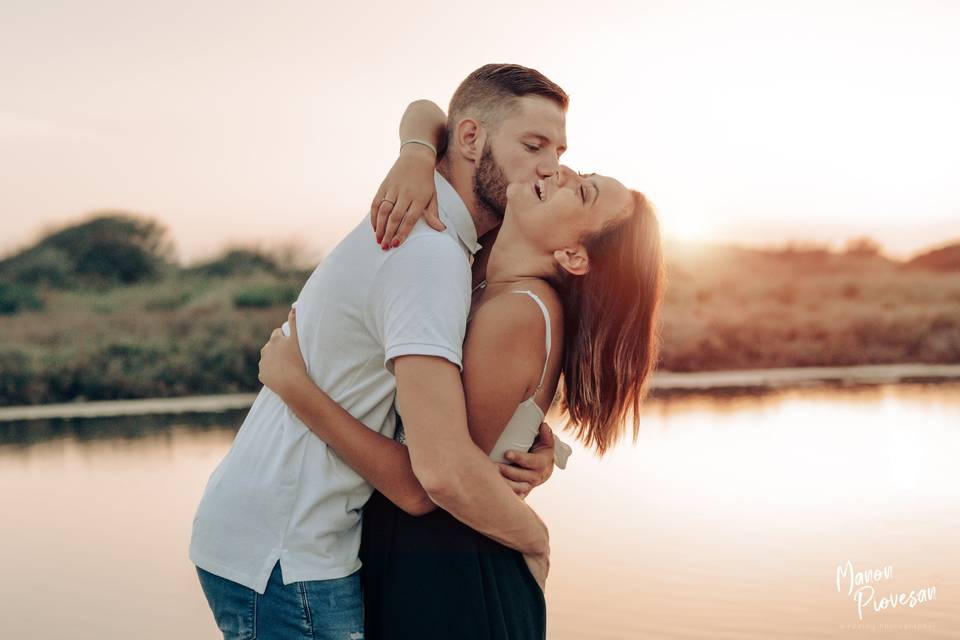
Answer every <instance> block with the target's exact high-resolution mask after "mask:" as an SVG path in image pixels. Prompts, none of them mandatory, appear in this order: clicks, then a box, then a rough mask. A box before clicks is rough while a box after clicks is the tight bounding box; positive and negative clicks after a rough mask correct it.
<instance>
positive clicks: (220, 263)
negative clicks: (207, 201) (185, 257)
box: [187, 249, 281, 278]
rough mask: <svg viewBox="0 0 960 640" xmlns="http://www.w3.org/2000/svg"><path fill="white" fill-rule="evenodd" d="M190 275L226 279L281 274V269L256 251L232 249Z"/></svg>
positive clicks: (188, 270) (271, 259)
mask: <svg viewBox="0 0 960 640" xmlns="http://www.w3.org/2000/svg"><path fill="white" fill-rule="evenodd" d="M187 272H189V273H195V274H198V275H205V276H212V277H215V278H226V277H229V276H235V275H250V274H252V273H273V274H276V273H280V272H281V269H280V267H279V266H278V265H277V263H276V261H275V260H274V259H273V258H271V257H270V256H268V255H266V254H264V253H261V252H259V251H256V250H254V249H232V250H229V251H227V252H226V253H225V254H223V255H222V256H220V257H219V258H216V259H215V260H211V261H210V262H205V263H203V264H200V265H197V266H196V267H192V268H190V269H187Z"/></svg>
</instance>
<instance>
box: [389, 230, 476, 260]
mask: <svg viewBox="0 0 960 640" xmlns="http://www.w3.org/2000/svg"><path fill="white" fill-rule="evenodd" d="M391 256H396V257H398V258H399V257H400V256H404V259H405V260H410V259H417V258H420V257H423V258H425V259H429V260H430V261H431V262H432V261H436V260H440V261H448V262H451V263H453V264H458V265H459V264H463V265H466V266H467V267H468V268H469V264H470V258H469V254H468V252H467V250H466V248H465V247H464V246H463V244H462V243H461V242H460V239H459V238H458V237H457V235H456V233H455V232H453V229H452V227H451V226H450V225H449V223H448V224H447V229H446V231H437V230H436V229H433V228H431V227H430V225H428V224H427V223H426V221H425V220H423V219H422V218H421V219H420V220H418V221H417V224H416V225H414V227H413V229H411V231H410V235H409V236H408V237H407V239H406V240H404V241H403V244H401V245H400V246H399V247H397V248H396V249H390V250H389V253H388V254H387V258H388V261H389V258H390V257H391Z"/></svg>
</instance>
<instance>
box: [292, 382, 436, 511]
mask: <svg viewBox="0 0 960 640" xmlns="http://www.w3.org/2000/svg"><path fill="white" fill-rule="evenodd" d="M283 400H284V402H285V403H286V405H287V406H288V407H290V410H291V411H293V412H294V413H295V414H296V415H297V417H298V418H300V420H301V422H303V423H304V424H305V425H306V426H307V428H308V429H310V430H311V431H312V432H313V433H314V434H316V436H317V437H319V438H320V439H321V440H323V441H324V442H326V443H327V446H329V447H330V448H331V449H333V450H334V451H336V453H337V455H338V456H339V457H340V458H341V459H342V460H343V461H344V462H345V463H347V465H348V466H349V467H350V468H351V469H353V470H354V471H356V472H357V473H359V474H360V475H361V476H362V477H363V478H364V479H365V480H366V481H367V482H369V483H370V484H371V485H372V486H373V487H374V488H375V489H376V490H377V491H379V492H380V493H382V494H383V495H384V496H386V497H387V499H388V500H390V501H391V502H393V503H394V504H396V505H397V506H398V507H400V508H401V509H403V510H404V511H406V512H407V513H410V514H411V515H423V514H425V513H429V512H430V511H433V510H434V509H436V507H437V505H436V504H434V503H433V501H432V500H431V499H430V496H429V495H428V494H427V492H426V491H424V489H423V487H422V486H421V485H420V481H419V480H417V477H416V476H415V475H414V473H413V468H412V467H411V465H410V453H409V451H408V450H407V447H405V446H404V445H402V444H401V443H399V442H396V441H394V440H393V439H391V438H387V437H386V436H383V435H381V434H379V433H377V432H376V431H373V430H372V429H369V428H368V427H367V426H366V425H365V424H363V423H362V422H360V421H359V420H357V419H356V418H354V417H353V416H352V415H351V414H350V413H349V412H348V411H346V410H345V409H343V407H341V406H340V405H338V404H337V403H336V402H334V401H333V399H332V398H330V396H328V395H327V394H326V393H324V392H323V390H321V389H320V388H318V387H317V386H316V385H315V384H314V383H313V381H312V380H310V379H309V378H305V379H304V381H303V382H301V383H299V384H297V385H296V386H295V388H293V389H291V390H289V391H285V393H284V398H283Z"/></svg>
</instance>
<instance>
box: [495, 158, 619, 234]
mask: <svg viewBox="0 0 960 640" xmlns="http://www.w3.org/2000/svg"><path fill="white" fill-rule="evenodd" d="M632 205H633V198H632V197H631V195H630V191H629V190H628V189H627V188H626V187H624V186H623V185H622V184H620V183H619V182H618V181H616V180H614V179H613V178H608V177H606V176H600V175H597V174H593V173H591V174H586V175H579V174H577V173H576V172H575V171H573V170H572V169H570V168H569V167H566V166H561V167H560V171H559V172H558V173H557V175H556V176H553V177H551V178H548V179H545V180H540V181H537V182H512V183H510V185H509V186H508V187H507V212H506V215H505V217H504V223H503V226H504V229H503V230H501V236H502V235H503V232H504V231H507V232H508V233H518V234H521V235H523V236H524V237H525V239H526V240H527V241H528V242H530V243H531V244H533V245H534V246H536V247H538V248H539V249H542V250H544V251H545V252H552V251H557V250H561V249H568V248H572V247H575V246H578V245H579V241H580V239H581V238H583V237H584V236H585V235H587V234H590V233H595V232H597V231H600V230H601V229H602V228H603V227H604V226H605V225H606V224H607V223H609V222H612V221H614V220H618V219H620V218H621V217H623V216H624V215H626V214H627V213H628V212H629V210H630V207H632Z"/></svg>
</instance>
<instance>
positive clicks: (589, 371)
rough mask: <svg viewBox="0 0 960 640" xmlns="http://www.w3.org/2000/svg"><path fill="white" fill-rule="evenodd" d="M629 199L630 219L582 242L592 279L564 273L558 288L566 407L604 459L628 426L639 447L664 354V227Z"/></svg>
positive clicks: (641, 201)
mask: <svg viewBox="0 0 960 640" xmlns="http://www.w3.org/2000/svg"><path fill="white" fill-rule="evenodd" d="M631 193H632V195H633V210H632V211H631V212H630V213H629V214H628V215H627V216H625V217H624V218H621V219H619V220H617V221H616V222H613V223H611V224H609V225H607V226H606V227H605V228H604V229H602V230H600V231H599V232H596V233H594V234H591V235H589V236H587V237H586V238H584V239H583V244H584V246H585V247H586V250H587V256H588V259H589V265H590V269H589V271H588V272H587V273H586V274H584V275H582V276H571V275H569V274H568V273H566V272H563V274H562V275H561V276H560V277H559V282H556V283H555V284H556V286H557V288H558V290H559V292H560V294H561V296H560V297H561V299H562V301H563V307H564V325H565V326H564V353H565V356H564V365H563V383H562V384H563V392H562V404H561V407H562V408H563V409H564V410H565V411H566V412H567V413H568V415H569V418H570V423H571V424H572V427H573V433H574V434H575V436H576V438H577V439H578V440H580V441H581V442H582V443H583V444H584V445H586V446H588V447H593V448H595V449H596V451H597V452H598V453H599V454H601V455H602V454H603V453H605V452H606V451H607V450H608V449H609V448H610V447H611V446H612V445H613V444H615V443H616V442H617V441H618V440H620V438H621V437H622V436H623V434H624V432H625V431H626V430H627V421H628V419H629V420H632V423H633V424H632V432H633V440H634V441H636V439H637V435H638V433H639V428H640V424H639V421H638V419H639V414H640V403H641V401H642V400H643V398H644V397H645V395H646V391H647V386H648V382H649V378H650V375H651V373H652V372H653V369H654V367H655V365H656V361H657V357H658V354H659V346H660V328H659V309H660V300H661V297H662V294H663V288H664V284H665V269H664V265H663V254H662V248H661V242H660V225H659V224H658V222H657V217H656V213H655V212H654V209H653V207H652V205H651V204H650V202H649V201H648V200H647V199H646V197H645V196H644V195H643V194H642V193H640V192H638V191H632V192H631Z"/></svg>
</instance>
